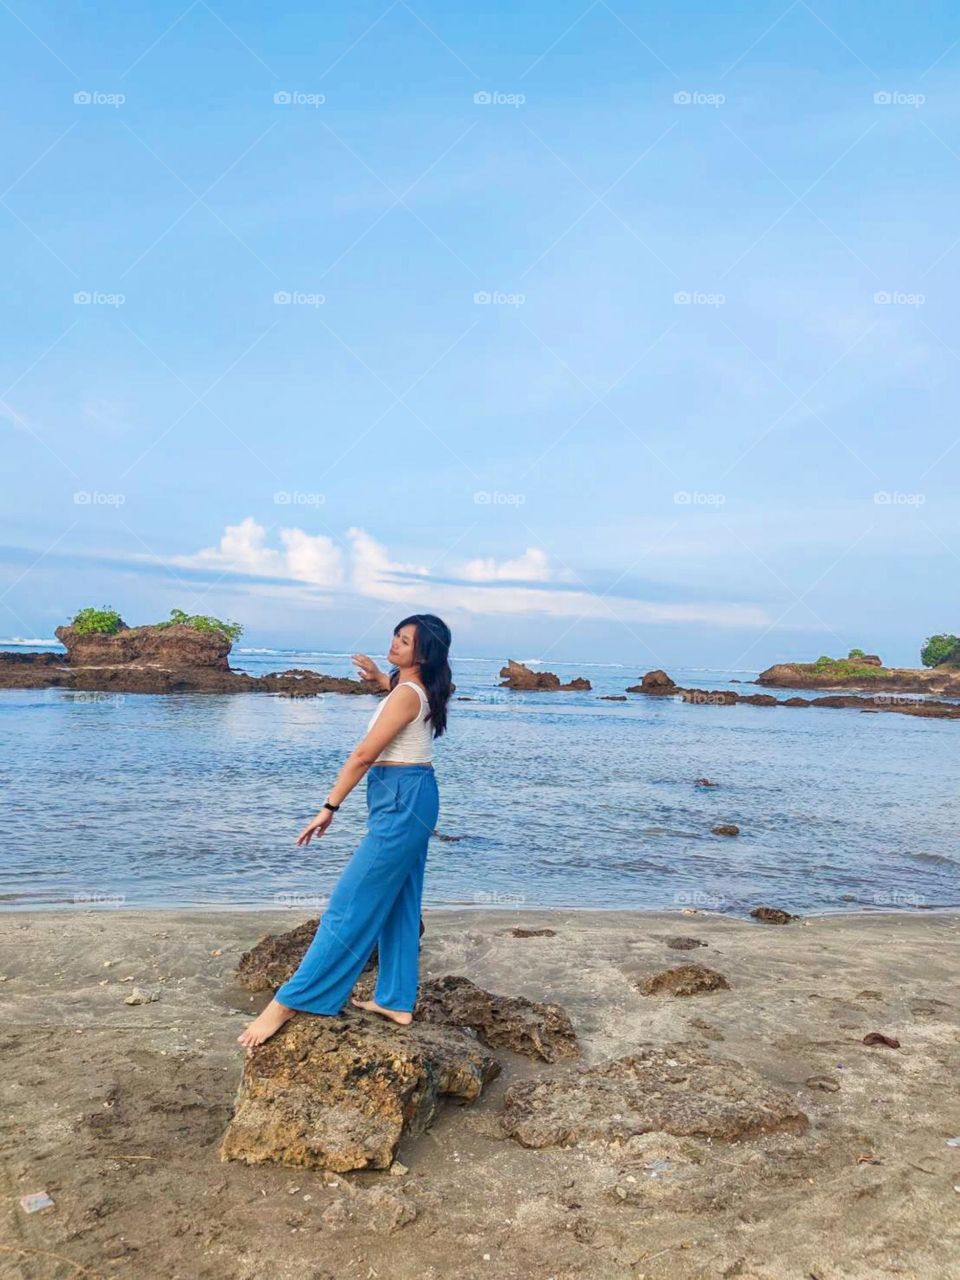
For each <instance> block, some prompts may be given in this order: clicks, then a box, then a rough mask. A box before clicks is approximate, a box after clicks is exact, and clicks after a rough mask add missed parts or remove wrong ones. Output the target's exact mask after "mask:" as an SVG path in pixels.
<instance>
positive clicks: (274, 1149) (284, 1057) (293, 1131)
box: [220, 1014, 500, 1173]
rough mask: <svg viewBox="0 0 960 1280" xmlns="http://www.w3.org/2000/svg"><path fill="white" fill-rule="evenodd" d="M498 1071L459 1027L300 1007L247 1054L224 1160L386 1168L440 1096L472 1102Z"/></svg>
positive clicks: (223, 1146)
mask: <svg viewBox="0 0 960 1280" xmlns="http://www.w3.org/2000/svg"><path fill="white" fill-rule="evenodd" d="M374 1019H376V1020H375V1021H374ZM499 1072H500V1066H499V1064H498V1063H497V1061H496V1059H495V1058H493V1056H492V1055H491V1054H489V1053H488V1052H487V1051H486V1050H484V1049H483V1048H481V1046H480V1045H479V1044H478V1043H477V1040H476V1039H475V1038H474V1037H473V1036H471V1035H469V1034H468V1033H467V1032H464V1031H458V1030H456V1029H454V1028H450V1027H438V1026H429V1025H423V1024H420V1025H411V1026H409V1027H403V1028H398V1027H396V1026H394V1025H393V1024H387V1023H386V1022H385V1021H383V1020H382V1019H378V1018H376V1015H371V1016H370V1017H366V1016H363V1015H356V1016H353V1015H347V1016H344V1017H339V1018H317V1017H311V1016H310V1015H309V1014H296V1015H294V1017H293V1018H291V1019H290V1021H289V1022H287V1023H286V1024H285V1025H284V1026H283V1027H282V1028H281V1029H280V1031H278V1032H277V1033H276V1035H274V1036H271V1038H270V1039H269V1040H267V1041H266V1042H265V1043H264V1044H262V1045H260V1046H258V1047H257V1048H256V1049H254V1050H252V1051H251V1052H249V1053H247V1054H245V1055H244V1064H243V1075H242V1077H241V1080H240V1086H239V1089H238V1091H237V1096H236V1101H235V1103H234V1109H233V1116H232V1118H231V1120H230V1123H229V1125H228V1127H227V1130H226V1133H225V1134H224V1137H223V1140H222V1142H221V1144H220V1159H221V1160H239V1161H242V1162H244V1163H245V1164H264V1163H267V1162H271V1163H276V1164H283V1165H291V1166H294V1167H300V1168H308V1169H331V1170H334V1171H336V1172H338V1173H345V1172H347V1171H348V1170H351V1169H386V1168H388V1167H389V1166H390V1164H391V1163H392V1161H393V1158H394V1156H395V1154H396V1150H397V1146H398V1144H399V1142H400V1139H401V1138H402V1137H403V1136H404V1135H407V1134H411V1135H416V1134H419V1133H422V1132H423V1130H424V1129H426V1128H427V1127H428V1126H429V1124H430V1123H431V1122H432V1120H433V1119H434V1117H435V1115H436V1113H437V1110H438V1107H439V1106H440V1103H441V1100H442V1098H444V1097H452V1098H456V1099H458V1100H459V1101H461V1102H474V1101H475V1100H476V1099H477V1098H478V1097H479V1096H480V1093H481V1091H482V1090H483V1088H484V1086H485V1085H486V1084H487V1083H488V1082H489V1081H490V1080H492V1079H493V1078H494V1077H495V1076H497V1075H498V1074H499Z"/></svg>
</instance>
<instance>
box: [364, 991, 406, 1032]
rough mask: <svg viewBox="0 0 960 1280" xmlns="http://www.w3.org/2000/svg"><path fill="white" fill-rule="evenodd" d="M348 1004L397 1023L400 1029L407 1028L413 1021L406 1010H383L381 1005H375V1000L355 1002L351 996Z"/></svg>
mask: <svg viewBox="0 0 960 1280" xmlns="http://www.w3.org/2000/svg"><path fill="white" fill-rule="evenodd" d="M350 1003H351V1004H354V1005H356V1006H357V1008H358V1009H366V1010H367V1011H368V1012H369V1013H382V1014H383V1016H384V1017H385V1018H390V1019H391V1021H393V1022H398V1023H399V1024H400V1026H401V1027H408V1026H409V1025H410V1023H411V1022H412V1021H413V1014H412V1013H408V1012H407V1011H406V1009H384V1007H383V1005H381V1004H377V1002H376V1000H355V999H354V998H353V996H351V997H350Z"/></svg>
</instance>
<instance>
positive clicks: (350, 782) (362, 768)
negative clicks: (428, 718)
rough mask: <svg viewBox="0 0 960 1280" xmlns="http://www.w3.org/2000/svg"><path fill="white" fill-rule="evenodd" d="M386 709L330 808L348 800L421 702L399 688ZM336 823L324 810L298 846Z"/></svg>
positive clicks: (349, 763)
mask: <svg viewBox="0 0 960 1280" xmlns="http://www.w3.org/2000/svg"><path fill="white" fill-rule="evenodd" d="M386 704H387V705H386V706H385V707H384V708H383V710H382V711H381V712H380V714H379V716H377V719H376V721H375V722H374V723H373V724H372V725H371V727H370V730H369V731H368V733H367V735H366V737H365V738H364V739H363V741H362V742H360V743H358V744H357V746H355V747H354V749H353V750H352V751H351V752H350V754H349V755H348V756H347V758H346V760H345V761H344V764H343V768H342V769H341V770H340V772H339V773H338V774H337V780H336V782H335V783H334V784H333V786H332V787H331V788H330V794H329V795H328V796H327V801H328V803H329V804H335V805H337V807H338V808H339V806H340V805H341V804H342V803H343V801H344V800H346V798H347V796H348V795H349V794H350V792H351V791H352V790H353V789H354V787H355V786H356V785H357V783H358V782H359V781H360V780H361V778H363V777H364V775H365V774H366V772H367V770H368V769H370V767H371V766H372V765H373V764H374V762H375V761H376V760H377V759H379V757H380V756H381V755H382V754H383V752H384V751H385V749H386V748H387V747H388V746H389V745H390V743H391V742H392V741H393V740H394V738H395V737H396V736H397V734H398V733H399V732H400V730H401V729H402V728H404V726H406V725H408V724H410V723H411V721H413V720H415V719H416V717H417V715H418V714H419V712H420V698H419V696H418V695H417V694H416V693H414V691H413V690H412V689H407V688H405V687H404V686H402V685H398V686H397V687H396V688H395V689H394V690H393V691H392V692H391V693H389V694H388V695H387V698H386ZM332 821H333V813H332V812H331V810H330V809H321V810H320V812H319V813H318V814H317V816H316V817H315V818H314V819H313V820H312V821H311V822H308V823H307V825H306V826H305V827H304V829H303V830H302V831H301V832H300V834H299V835H298V836H297V844H298V845H299V846H303V845H308V844H309V843H310V840H311V839H312V837H313V836H322V835H323V833H324V832H325V831H326V829H327V827H329V825H330V823H331V822H332Z"/></svg>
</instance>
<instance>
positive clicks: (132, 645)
mask: <svg viewBox="0 0 960 1280" xmlns="http://www.w3.org/2000/svg"><path fill="white" fill-rule="evenodd" d="M242 633H243V628H242V627H241V626H240V625H239V624H238V623H235V622H223V621H221V619H219V618H210V617H207V616H205V615H202V614H188V613H184V612H183V610H182V609H173V610H172V611H171V614H170V617H169V618H168V619H167V620H166V621H164V622H155V623H152V624H150V625H149V626H144V627H128V626H127V624H126V623H125V622H124V621H123V619H122V618H121V616H120V614H119V613H117V611H116V610H115V609H107V608H104V609H81V610H80V612H79V613H78V614H76V616H75V617H74V618H73V620H72V621H71V622H70V624H69V625H68V626H64V627H57V630H56V637H57V639H58V640H59V641H60V643H61V644H62V645H63V646H64V647H65V649H66V650H67V653H66V657H64V656H63V655H61V654H58V653H0V688H3V689H44V688H50V687H55V688H56V687H59V688H64V689H76V690H78V691H91V692H101V693H275V694H286V695H287V696H293V697H309V696H312V695H314V694H318V693H374V692H376V693H379V692H380V690H379V689H375V688H374V687H373V686H372V685H371V684H369V683H368V682H366V681H363V680H351V679H348V678H346V677H343V676H325V675H321V674H320V673H319V672H316V671H308V670H302V669H299V668H297V669H292V670H290V671H280V672H273V673H270V674H269V675H264V676H251V675H247V674H246V672H243V671H235V670H234V669H233V668H232V667H231V666H230V662H229V654H230V650H231V649H232V648H233V644H234V642H235V641H236V640H238V639H239V638H240V636H241V635H242Z"/></svg>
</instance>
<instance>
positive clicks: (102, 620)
mask: <svg viewBox="0 0 960 1280" xmlns="http://www.w3.org/2000/svg"><path fill="white" fill-rule="evenodd" d="M70 625H71V627H73V629H74V631H76V633H77V635H80V636H94V635H99V636H115V635H116V634H117V632H118V631H119V630H120V628H121V627H122V626H123V619H122V618H121V617H120V615H119V613H117V611H116V609H108V608H107V606H106V605H104V606H103V608H102V609H94V608H93V607H90V608H88V609H81V610H80V612H79V613H77V614H76V615H75V616H74V618H73V620H72V621H71V623H70Z"/></svg>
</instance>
